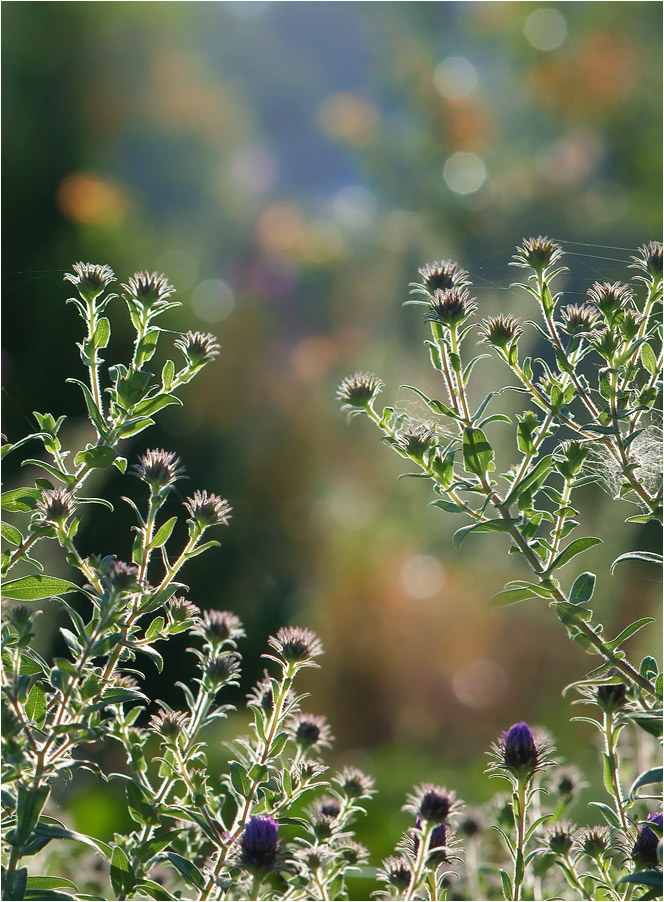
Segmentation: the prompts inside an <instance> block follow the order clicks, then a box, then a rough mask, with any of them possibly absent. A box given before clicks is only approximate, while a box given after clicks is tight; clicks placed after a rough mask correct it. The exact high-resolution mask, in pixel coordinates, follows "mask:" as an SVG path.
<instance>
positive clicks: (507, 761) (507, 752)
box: [500, 721, 539, 774]
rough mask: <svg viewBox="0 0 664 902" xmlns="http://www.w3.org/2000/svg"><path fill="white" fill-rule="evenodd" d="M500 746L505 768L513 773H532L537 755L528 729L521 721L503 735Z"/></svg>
mask: <svg viewBox="0 0 664 902" xmlns="http://www.w3.org/2000/svg"><path fill="white" fill-rule="evenodd" d="M500 746H501V751H502V756H503V764H504V765H505V767H508V768H510V770H512V771H514V772H515V773H517V772H518V773H523V774H527V773H533V772H534V771H535V770H536V768H537V765H538V764H539V753H538V751H537V746H536V745H535V738H534V736H533V734H532V732H531V729H530V727H529V726H528V724H527V723H524V722H523V721H522V722H521V723H515V724H514V725H513V726H511V727H510V728H509V730H508V731H507V733H503V734H502V737H501V740H500Z"/></svg>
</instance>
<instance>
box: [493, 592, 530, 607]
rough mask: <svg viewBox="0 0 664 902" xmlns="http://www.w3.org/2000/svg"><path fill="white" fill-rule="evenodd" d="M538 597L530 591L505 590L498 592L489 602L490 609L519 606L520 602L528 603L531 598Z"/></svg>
mask: <svg viewBox="0 0 664 902" xmlns="http://www.w3.org/2000/svg"><path fill="white" fill-rule="evenodd" d="M536 597H537V596H536V595H533V593H532V592H531V591H530V589H525V588H524V589H520V588H518V589H503V591H502V592H497V593H496V594H495V595H493V596H492V597H491V599H490V601H489V607H492V608H499V607H504V606H505V605H508V604H517V602H519V601H527V600H528V599H529V598H536Z"/></svg>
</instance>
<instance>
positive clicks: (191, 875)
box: [166, 852, 205, 889]
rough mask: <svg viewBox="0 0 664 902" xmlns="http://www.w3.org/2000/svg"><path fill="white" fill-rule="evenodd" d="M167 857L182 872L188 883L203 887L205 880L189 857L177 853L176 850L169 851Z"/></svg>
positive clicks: (199, 887) (198, 887)
mask: <svg viewBox="0 0 664 902" xmlns="http://www.w3.org/2000/svg"><path fill="white" fill-rule="evenodd" d="M166 857H167V858H168V860H169V861H170V862H171V864H172V865H173V866H174V867H175V868H177V870H178V871H179V872H180V873H181V874H182V876H183V877H184V879H185V880H186V881H187V883H189V884H190V885H191V886H195V887H196V888H197V889H203V887H204V886H205V880H204V879H203V875H202V874H201V872H200V871H199V870H198V868H197V867H196V865H195V864H194V863H193V862H191V861H189V859H188V858H183V857H182V855H177V854H176V853H175V852H167V853H166Z"/></svg>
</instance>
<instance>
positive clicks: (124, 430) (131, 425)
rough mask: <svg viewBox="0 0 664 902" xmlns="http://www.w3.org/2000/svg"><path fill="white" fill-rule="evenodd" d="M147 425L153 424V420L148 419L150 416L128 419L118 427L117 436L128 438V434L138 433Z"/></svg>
mask: <svg viewBox="0 0 664 902" xmlns="http://www.w3.org/2000/svg"><path fill="white" fill-rule="evenodd" d="M149 426H154V420H152V419H150V417H142V418H140V419H136V420H128V421H127V422H126V423H125V424H124V426H121V427H120V431H119V432H118V438H129V436H130V435H138V433H139V432H143V430H144V429H147V428H148V427H149Z"/></svg>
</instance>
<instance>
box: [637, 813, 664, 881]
mask: <svg viewBox="0 0 664 902" xmlns="http://www.w3.org/2000/svg"><path fill="white" fill-rule="evenodd" d="M646 820H648V821H649V822H650V823H651V824H657V826H658V827H660V828H661V827H662V813H661V812H660V811H657V812H655V813H654V814H649V815H648V817H647V818H646ZM658 845H659V836H658V835H657V834H656V833H655V831H654V830H651V829H650V827H649V826H648V825H647V824H644V825H643V826H642V827H639V829H638V832H637V834H636V842H635V843H634V845H633V847H632V859H633V860H634V863H635V864H636V866H637V868H639V869H643V870H650V869H652V868H658V867H660V861H659V857H658V855H657V846H658Z"/></svg>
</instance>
